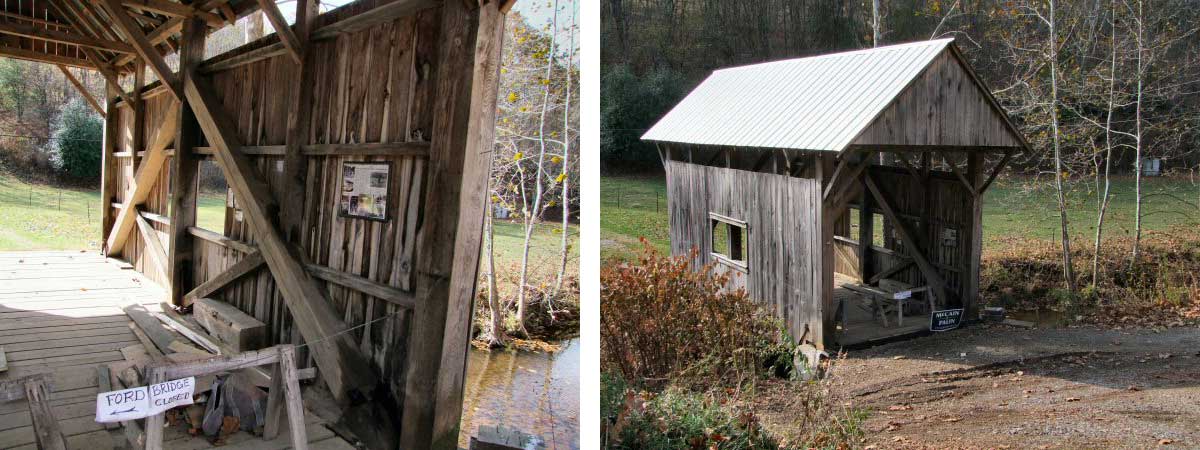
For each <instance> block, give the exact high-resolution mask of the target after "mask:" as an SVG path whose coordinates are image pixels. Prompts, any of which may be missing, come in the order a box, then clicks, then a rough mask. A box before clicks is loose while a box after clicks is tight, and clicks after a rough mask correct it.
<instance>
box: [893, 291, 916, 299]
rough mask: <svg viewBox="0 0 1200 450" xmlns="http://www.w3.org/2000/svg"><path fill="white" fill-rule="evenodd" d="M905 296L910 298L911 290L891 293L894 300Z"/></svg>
mask: <svg viewBox="0 0 1200 450" xmlns="http://www.w3.org/2000/svg"><path fill="white" fill-rule="evenodd" d="M906 298H912V291H900V292H897V293H895V294H892V299H895V300H904V299H906Z"/></svg>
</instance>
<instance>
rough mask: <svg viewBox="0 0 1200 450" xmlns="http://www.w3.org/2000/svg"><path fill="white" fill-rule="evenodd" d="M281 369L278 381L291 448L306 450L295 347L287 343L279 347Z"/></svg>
mask: <svg viewBox="0 0 1200 450" xmlns="http://www.w3.org/2000/svg"><path fill="white" fill-rule="evenodd" d="M277 367H279V368H280V369H281V373H280V377H279V378H280V379H282V380H283V382H282V383H279V384H280V385H281V386H282V387H283V396H284V398H285V400H284V403H285V404H286V405H287V417H288V430H289V431H291V433H290V434H291V436H292V448H293V449H296V450H308V435H307V434H306V433H305V430H304V403H303V402H302V401H301V400H300V380H299V379H297V377H296V347H294V346H291V345H287V346H283V347H281V348H280V349H279V364H277Z"/></svg>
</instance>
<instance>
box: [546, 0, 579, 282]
mask: <svg viewBox="0 0 1200 450" xmlns="http://www.w3.org/2000/svg"><path fill="white" fill-rule="evenodd" d="M567 51H568V52H574V51H575V12H574V10H572V11H571V40H570V43H569V44H568V45H567ZM568 55H571V54H570V53H569V54H568ZM570 58H571V56H568V59H567V95H566V101H565V102H564V103H563V155H562V168H563V169H562V173H563V174H564V175H565V176H564V177H563V185H562V243H561V245H560V247H559V253H560V255H559V256H560V260H559V262H558V277H557V278H556V279H555V280H554V290H553V291H552V293H551V294H550V296H551V297H556V296H558V291H559V290H561V289H562V284H563V278H565V277H566V276H567V259H568V258H567V254H568V250H569V246H568V244H569V240H570V239H569V235H570V233H568V232H567V225H569V224H570V223H569V222H568V218H569V217H570V216H571V176H570V174H569V173H568V172H569V171H570V169H571V68H572V64H574V63H573V61H574V60H573V59H570Z"/></svg>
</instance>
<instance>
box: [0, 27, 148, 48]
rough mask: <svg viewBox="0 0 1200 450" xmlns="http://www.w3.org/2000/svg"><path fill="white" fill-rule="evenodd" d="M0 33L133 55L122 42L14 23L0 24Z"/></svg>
mask: <svg viewBox="0 0 1200 450" xmlns="http://www.w3.org/2000/svg"><path fill="white" fill-rule="evenodd" d="M0 33H3V34H11V35H13V36H20V37H24V38H30V39H40V40H43V41H50V42H57V43H60V44H69V45H78V46H80V47H91V48H95V49H100V50H107V51H110V52H119V53H133V47H131V46H129V45H128V44H126V43H124V42H117V41H110V40H108V39H97V38H89V37H86V36H83V35H81V34H77V33H64V32H61V31H55V30H48V29H45V28H40V27H36V26H33V25H25V24H21V23H14V22H0Z"/></svg>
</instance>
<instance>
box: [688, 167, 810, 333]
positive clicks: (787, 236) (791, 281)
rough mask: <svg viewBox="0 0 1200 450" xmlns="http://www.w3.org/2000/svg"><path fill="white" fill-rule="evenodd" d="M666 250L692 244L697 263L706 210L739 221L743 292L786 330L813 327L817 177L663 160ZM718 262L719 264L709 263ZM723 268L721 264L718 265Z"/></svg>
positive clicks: (703, 246)
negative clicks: (743, 246)
mask: <svg viewBox="0 0 1200 450" xmlns="http://www.w3.org/2000/svg"><path fill="white" fill-rule="evenodd" d="M666 173H667V191H668V195H667V204H668V210H669V211H670V237H671V253H672V254H674V255H687V254H689V252H691V251H692V249H696V250H698V251H699V253H698V255H697V258H696V260H695V263H696V265H697V267H700V266H702V265H704V264H708V263H710V262H713V258H712V256H711V254H710V253H711V251H712V227H711V224H710V223H709V213H710V212H711V213H716V214H720V215H723V216H727V217H730V218H734V219H738V220H742V221H745V222H746V224H747V231H746V232H747V239H746V242H747V248H746V252H747V255H746V258H747V260H746V261H747V266H748V269H747V271H746V275H745V278H744V281H734V283H744V286H745V288H746V291H747V293H748V294H749V295H750V296H751V297H752V298H754V299H756V300H758V301H760V302H762V303H763V305H764V306H765V307H766V308H767V309H768V310H769V311H770V312H772V313H774V314H775V315H776V317H778V318H780V319H781V320H783V321H784V323H785V324H787V327H788V331H789V332H790V333H791V334H792V336H793V337H795V338H799V337H800V336H802V335H803V334H804V331H805V326H806V325H808V326H810V327H816V326H820V323H821V317H822V316H821V314H822V308H821V304H820V300H819V299H820V298H821V296H820V295H819V294H820V292H819V291H820V289H821V286H820V284H821V283H819V282H818V283H814V279H813V278H814V271H813V265H814V264H820V262H821V255H820V245H819V242H820V236H819V234H820V228H819V227H818V226H817V223H816V217H817V216H816V214H815V213H814V211H816V209H817V208H820V207H821V186H820V183H819V182H818V181H817V180H813V179H808V178H796V177H789V176H785V175H774V174H768V173H761V172H751V171H747V170H738V169H727V168H721V167H709V166H703V165H699V164H689V163H687V162H682V161H667V163H666ZM716 264H718V265H719V264H722V263H716ZM721 270H725V269H721Z"/></svg>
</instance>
